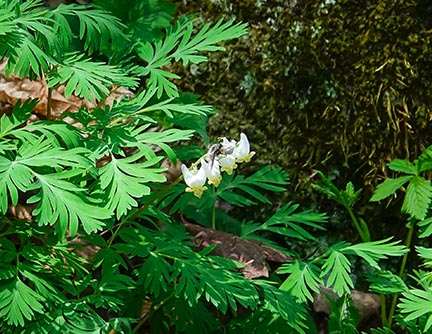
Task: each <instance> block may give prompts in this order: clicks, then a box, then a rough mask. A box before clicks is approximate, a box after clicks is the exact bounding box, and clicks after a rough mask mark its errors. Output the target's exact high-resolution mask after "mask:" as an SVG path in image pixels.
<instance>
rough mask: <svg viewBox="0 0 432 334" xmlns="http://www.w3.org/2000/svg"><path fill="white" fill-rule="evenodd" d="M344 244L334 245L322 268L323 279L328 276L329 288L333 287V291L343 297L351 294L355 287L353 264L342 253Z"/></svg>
mask: <svg viewBox="0 0 432 334" xmlns="http://www.w3.org/2000/svg"><path fill="white" fill-rule="evenodd" d="M341 246H343V243H339V244H336V245H334V246H333V247H332V248H330V250H329V251H328V253H329V256H328V258H327V259H326V260H325V262H324V265H323V267H322V272H321V277H324V276H326V275H327V274H328V277H327V284H326V285H327V286H333V290H334V291H335V292H336V293H337V294H338V295H339V296H342V295H343V294H344V293H350V291H351V289H352V288H353V287H354V284H353V281H352V279H351V277H350V273H351V263H350V262H349V260H348V258H347V257H346V256H345V255H344V254H343V253H342V252H341V251H340V249H338V248H340V247H341Z"/></svg>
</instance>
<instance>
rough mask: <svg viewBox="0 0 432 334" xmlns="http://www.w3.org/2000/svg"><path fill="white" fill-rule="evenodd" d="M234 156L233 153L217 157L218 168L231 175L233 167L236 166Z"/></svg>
mask: <svg viewBox="0 0 432 334" xmlns="http://www.w3.org/2000/svg"><path fill="white" fill-rule="evenodd" d="M235 162H236V158H235V156H234V155H232V154H230V155H226V156H224V157H222V158H220V159H219V165H220V169H221V171H223V172H227V174H228V175H231V174H232V173H233V171H234V169H236V168H237V164H236V163H235Z"/></svg>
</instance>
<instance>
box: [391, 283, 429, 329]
mask: <svg viewBox="0 0 432 334" xmlns="http://www.w3.org/2000/svg"><path fill="white" fill-rule="evenodd" d="M431 304H432V290H431V289H427V290H420V289H410V290H408V291H406V292H403V293H402V298H401V299H400V303H399V305H398V306H399V308H400V310H401V313H404V314H407V315H406V317H405V321H411V320H415V319H418V318H420V317H423V316H426V317H427V322H426V324H425V326H424V329H423V330H424V332H427V331H428V330H429V329H430V328H431V326H432V312H431V308H430V305H431Z"/></svg>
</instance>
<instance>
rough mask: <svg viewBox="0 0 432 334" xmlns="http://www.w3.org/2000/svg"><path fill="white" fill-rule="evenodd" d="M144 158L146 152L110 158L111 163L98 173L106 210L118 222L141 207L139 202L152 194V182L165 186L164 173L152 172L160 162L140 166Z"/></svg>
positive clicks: (152, 161) (155, 170) (157, 170)
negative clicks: (134, 208) (134, 209)
mask: <svg viewBox="0 0 432 334" xmlns="http://www.w3.org/2000/svg"><path fill="white" fill-rule="evenodd" d="M142 157H143V152H140V153H138V154H135V155H132V156H130V157H127V158H122V159H117V158H116V157H114V156H111V161H110V162H109V163H107V164H106V165H105V166H103V167H102V168H101V169H100V171H99V172H100V187H101V190H102V191H103V193H105V196H104V202H105V207H106V208H107V209H108V211H110V212H113V211H114V212H115V213H116V217H117V218H120V217H121V216H123V215H125V214H126V213H128V211H129V210H130V209H131V208H132V207H135V206H137V205H138V202H137V201H136V198H140V197H143V196H145V195H148V194H150V187H149V186H148V183H149V182H165V177H164V176H163V175H162V174H161V173H162V172H163V171H164V170H165V169H163V168H150V167H151V166H153V165H154V164H156V163H158V162H159V161H160V158H155V159H153V160H149V161H146V162H137V161H138V160H139V159H141V158H142Z"/></svg>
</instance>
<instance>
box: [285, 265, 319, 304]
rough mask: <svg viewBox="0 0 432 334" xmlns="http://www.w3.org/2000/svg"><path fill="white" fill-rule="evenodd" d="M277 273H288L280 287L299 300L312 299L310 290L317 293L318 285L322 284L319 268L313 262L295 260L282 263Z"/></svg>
mask: <svg viewBox="0 0 432 334" xmlns="http://www.w3.org/2000/svg"><path fill="white" fill-rule="evenodd" d="M277 273H278V274H290V275H289V276H288V278H287V279H286V280H285V281H284V282H283V283H282V284H281V286H280V289H281V290H284V291H288V292H289V293H290V294H292V295H293V296H295V297H296V298H297V300H298V301H299V302H306V301H307V300H309V301H313V299H314V297H313V295H312V294H311V291H312V292H315V293H318V292H319V286H320V285H322V284H323V280H322V278H321V277H320V268H319V267H317V266H316V265H315V264H313V263H308V262H301V261H295V262H291V263H284V264H283V265H282V266H281V267H280V268H279V269H278V270H277Z"/></svg>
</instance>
